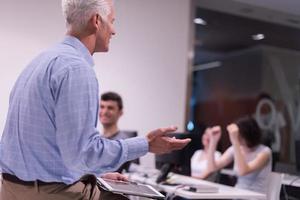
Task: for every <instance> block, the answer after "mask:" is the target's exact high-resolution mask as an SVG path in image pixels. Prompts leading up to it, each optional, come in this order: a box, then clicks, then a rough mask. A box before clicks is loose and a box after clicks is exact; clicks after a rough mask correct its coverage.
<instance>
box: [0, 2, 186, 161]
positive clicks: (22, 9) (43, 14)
mask: <svg viewBox="0 0 300 200" xmlns="http://www.w3.org/2000/svg"><path fill="white" fill-rule="evenodd" d="M1 1H2V0H1ZM115 4H116V12H117V20H116V30H117V35H116V36H115V37H114V39H113V40H112V43H111V48H110V52H109V53H107V54H96V55H95V56H94V58H95V63H96V67H95V70H96V73H97V76H98V79H99V84H100V93H102V92H104V91H107V90H114V91H117V92H119V93H120V94H121V95H122V96H123V98H124V104H125V114H124V116H123V117H122V119H121V121H120V127H121V128H124V129H136V130H138V132H139V134H141V135H144V134H145V133H146V132H147V131H149V130H151V129H153V128H156V127H160V126H166V125H172V124H175V125H177V126H178V127H179V130H183V129H184V128H183V127H184V114H185V95H186V87H187V86H186V83H187V69H188V68H187V52H188V41H189V39H188V36H189V30H188V28H189V24H188V23H189V16H190V14H189V9H190V5H189V4H190V3H189V1H188V0H185V1H182V0H164V1H161V0H151V1H148V0H116V2H115ZM60 10H61V9H60V1H49V0H27V1H16V0H10V1H7V0H6V1H5V2H1V7H0V24H1V27H0V29H1V30H0V44H1V48H0V56H1V58H0V60H1V67H0V74H1V79H0V97H1V98H0V99H1V103H0V131H1V133H2V130H3V128H4V123H5V117H6V113H7V109H8V98H9V91H10V90H11V88H12V86H13V83H14V81H15V80H16V78H17V76H18V74H19V73H20V71H21V70H22V69H23V67H24V65H25V64H26V63H28V62H29V61H30V59H31V58H32V57H33V56H34V55H36V54H37V53H38V52H39V51H40V50H41V49H44V48H47V47H48V46H50V45H52V44H54V43H55V42H56V41H60V40H61V38H62V35H63V33H64V31H65V30H64V23H63V20H62V14H61V12H60ZM142 163H143V164H147V165H153V156H151V154H148V155H147V156H146V157H145V158H143V159H142Z"/></svg>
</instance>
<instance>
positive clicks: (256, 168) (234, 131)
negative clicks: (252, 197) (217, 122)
mask: <svg viewBox="0 0 300 200" xmlns="http://www.w3.org/2000/svg"><path fill="white" fill-rule="evenodd" d="M227 131H228V134H229V138H230V142H231V144H232V146H231V147H229V148H228V149H227V150H226V151H225V152H224V153H223V154H222V156H221V158H220V159H218V160H215V157H214V156H213V153H212V152H213V151H214V150H215V149H216V146H217V143H218V141H219V139H220V136H221V128H220V127H219V126H215V127H213V128H212V131H211V132H210V133H209V137H210V140H209V141H210V143H209V148H210V150H211V151H210V154H209V161H208V165H209V167H210V170H211V171H215V170H219V169H221V168H224V167H225V166H227V165H228V164H230V163H231V162H232V161H233V162H234V171H235V172H236V174H237V178H238V179H237V184H236V185H235V187H237V188H243V189H248V190H252V191H256V192H261V193H266V192H267V191H266V190H267V184H268V179H269V175H270V173H271V167H272V153H271V149H270V148H269V147H267V146H265V145H262V144H261V140H260V139H261V132H260V129H259V127H258V125H257V123H256V121H255V120H254V119H253V118H251V117H245V118H241V119H239V120H238V121H236V122H235V123H232V124H230V125H228V126H227Z"/></svg>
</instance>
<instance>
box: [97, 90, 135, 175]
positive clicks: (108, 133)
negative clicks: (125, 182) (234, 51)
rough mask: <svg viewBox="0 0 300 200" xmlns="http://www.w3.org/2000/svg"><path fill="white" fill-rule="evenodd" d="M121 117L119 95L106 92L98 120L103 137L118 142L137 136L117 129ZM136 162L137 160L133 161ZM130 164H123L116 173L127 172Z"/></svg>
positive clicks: (121, 109)
mask: <svg viewBox="0 0 300 200" xmlns="http://www.w3.org/2000/svg"><path fill="white" fill-rule="evenodd" d="M122 115H123V101H122V98H121V96H120V95H119V94H117V93H115V92H106V93H103V94H102V95H101V100H100V112H99V120H100V122H101V124H102V126H103V136H104V137H105V138H108V139H112V140H118V139H127V138H130V137H135V136H137V133H136V132H135V131H123V130H120V129H119V127H118V121H119V118H120V117H121V116H122ZM135 162H138V159H137V160H135ZM129 165H130V162H126V163H124V164H123V165H122V166H121V167H120V168H119V169H118V170H117V171H118V172H122V170H123V169H125V170H128V168H129Z"/></svg>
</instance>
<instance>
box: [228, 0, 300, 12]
mask: <svg viewBox="0 0 300 200" xmlns="http://www.w3.org/2000/svg"><path fill="white" fill-rule="evenodd" d="M234 1H236V2H240V3H245V4H248V5H252V6H258V7H262V8H266V9H270V10H274V11H279V12H283V13H287V14H291V15H296V16H297V15H300V1H299V0H234Z"/></svg>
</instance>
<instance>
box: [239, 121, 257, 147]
mask: <svg viewBox="0 0 300 200" xmlns="http://www.w3.org/2000/svg"><path fill="white" fill-rule="evenodd" d="M235 123H236V125H237V126H238V127H239V132H240V135H241V137H242V138H243V139H244V140H245V142H246V145H247V146H248V147H249V148H252V147H255V146H257V145H259V144H260V143H261V136H262V133H261V130H260V128H259V126H258V124H257V122H256V121H255V119H254V118H253V117H250V116H246V117H243V118H240V119H238V120H237V121H236V122H235Z"/></svg>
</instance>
